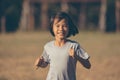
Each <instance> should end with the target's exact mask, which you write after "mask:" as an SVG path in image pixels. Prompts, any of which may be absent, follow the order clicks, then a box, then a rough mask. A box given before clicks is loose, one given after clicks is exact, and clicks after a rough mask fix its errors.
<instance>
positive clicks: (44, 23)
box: [40, 0, 48, 30]
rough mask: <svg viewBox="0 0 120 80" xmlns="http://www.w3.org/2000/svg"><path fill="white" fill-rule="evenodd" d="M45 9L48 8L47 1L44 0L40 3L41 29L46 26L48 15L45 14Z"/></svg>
mask: <svg viewBox="0 0 120 80" xmlns="http://www.w3.org/2000/svg"><path fill="white" fill-rule="evenodd" d="M47 10H48V3H47V1H46V0H45V2H43V3H42V4H41V25H40V27H41V29H43V30H46V29H47V27H48V15H47Z"/></svg>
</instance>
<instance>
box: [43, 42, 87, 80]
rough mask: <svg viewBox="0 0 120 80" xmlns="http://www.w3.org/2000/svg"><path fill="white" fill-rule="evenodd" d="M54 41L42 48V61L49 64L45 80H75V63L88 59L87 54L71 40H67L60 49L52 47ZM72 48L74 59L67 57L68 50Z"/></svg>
mask: <svg viewBox="0 0 120 80" xmlns="http://www.w3.org/2000/svg"><path fill="white" fill-rule="evenodd" d="M54 42H55V41H50V42H48V43H47V44H46V45H45V46H44V51H43V54H42V56H43V58H44V61H45V62H47V63H48V64H50V68H49V72H48V75H47V79H46V80H76V62H77V60H78V59H79V58H81V59H84V60H86V59H88V58H89V56H88V54H87V53H86V52H85V51H84V50H83V49H82V48H81V47H80V45H79V44H78V43H77V42H75V41H71V40H67V41H66V43H65V44H64V45H63V46H62V47H58V46H55V45H54ZM71 47H73V48H74V51H75V57H74V58H72V57H71V56H69V50H70V49H71Z"/></svg>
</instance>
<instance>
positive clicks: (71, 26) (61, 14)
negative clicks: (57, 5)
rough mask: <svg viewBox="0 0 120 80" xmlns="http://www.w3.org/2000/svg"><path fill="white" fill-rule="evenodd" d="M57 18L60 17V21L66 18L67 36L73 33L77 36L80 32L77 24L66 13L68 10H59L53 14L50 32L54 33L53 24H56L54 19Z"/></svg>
mask: <svg viewBox="0 0 120 80" xmlns="http://www.w3.org/2000/svg"><path fill="white" fill-rule="evenodd" d="M55 19H58V20H59V21H60V20H62V19H65V20H66V22H67V25H68V27H69V28H68V29H69V30H68V31H69V32H68V35H67V37H70V36H71V35H72V36H75V35H76V34H77V33H79V31H78V28H77V27H76V26H75V24H74V23H73V21H72V19H71V18H70V16H69V14H68V13H66V12H57V13H56V14H54V15H53V16H51V19H50V27H49V30H50V33H51V34H52V35H53V36H55V35H54V32H53V24H54V20H55Z"/></svg>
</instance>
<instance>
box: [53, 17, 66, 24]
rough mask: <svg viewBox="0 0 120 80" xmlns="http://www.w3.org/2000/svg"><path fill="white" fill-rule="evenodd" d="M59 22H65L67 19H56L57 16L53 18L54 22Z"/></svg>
mask: <svg viewBox="0 0 120 80" xmlns="http://www.w3.org/2000/svg"><path fill="white" fill-rule="evenodd" d="M59 22H61V23H66V24H67V21H66V19H64V18H63V19H58V18H55V19H54V24H57V23H59Z"/></svg>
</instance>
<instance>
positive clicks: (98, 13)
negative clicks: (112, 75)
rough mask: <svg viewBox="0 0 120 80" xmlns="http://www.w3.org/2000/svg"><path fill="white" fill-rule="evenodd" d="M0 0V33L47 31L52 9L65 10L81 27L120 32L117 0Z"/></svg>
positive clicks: (119, 13)
mask: <svg viewBox="0 0 120 80" xmlns="http://www.w3.org/2000/svg"><path fill="white" fill-rule="evenodd" d="M50 1H51V0H40V1H39V0H0V32H1V33H5V32H16V31H34V30H47V29H48V26H49V18H50V15H52V14H53V13H54V12H57V11H60V10H62V11H66V12H68V13H70V14H71V15H72V16H71V17H72V19H73V21H74V22H75V24H76V25H77V26H78V28H79V29H80V30H98V31H101V32H119V31H120V12H119V11H120V0H86V2H85V1H84V0H77V2H76V1H74V0H73V1H72V0H71V1H72V2H69V0H57V1H56V0H55V1H54V0H52V1H53V2H50Z"/></svg>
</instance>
